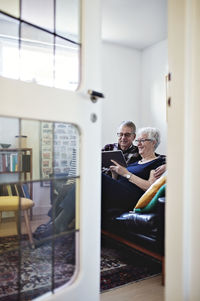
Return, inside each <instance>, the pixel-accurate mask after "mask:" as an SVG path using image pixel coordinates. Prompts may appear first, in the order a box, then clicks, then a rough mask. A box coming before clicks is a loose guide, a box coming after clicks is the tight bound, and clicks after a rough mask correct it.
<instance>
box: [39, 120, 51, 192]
mask: <svg viewBox="0 0 200 301" xmlns="http://www.w3.org/2000/svg"><path fill="white" fill-rule="evenodd" d="M40 137H41V138H40V179H41V180H42V182H41V183H42V184H41V185H42V186H49V182H44V181H43V180H44V179H49V175H50V174H51V173H52V167H53V164H52V162H53V123H52V122H41V129H40Z"/></svg>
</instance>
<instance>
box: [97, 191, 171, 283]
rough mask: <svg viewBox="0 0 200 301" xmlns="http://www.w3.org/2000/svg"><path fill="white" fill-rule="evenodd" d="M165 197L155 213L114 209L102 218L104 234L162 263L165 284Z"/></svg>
mask: <svg viewBox="0 0 200 301" xmlns="http://www.w3.org/2000/svg"><path fill="white" fill-rule="evenodd" d="M164 215H165V197H162V198H159V199H158V203H157V205H156V207H155V209H154V211H153V212H150V213H134V212H122V211H120V210H116V209H112V210H109V211H107V212H106V213H104V215H103V216H102V234H103V235H106V236H107V237H110V238H112V239H115V240H118V241H119V242H121V243H124V244H126V245H128V246H129V247H132V248H134V249H136V250H138V251H140V252H143V253H145V254H147V255H150V256H152V257H154V258H156V259H158V260H160V261H161V262H162V283H163V284H164V222H165V218H164Z"/></svg>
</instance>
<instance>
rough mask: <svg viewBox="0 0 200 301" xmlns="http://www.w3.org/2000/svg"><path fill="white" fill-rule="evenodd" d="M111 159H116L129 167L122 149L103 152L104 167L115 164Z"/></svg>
mask: <svg viewBox="0 0 200 301" xmlns="http://www.w3.org/2000/svg"><path fill="white" fill-rule="evenodd" d="M111 160H115V161H116V162H117V163H119V164H120V165H122V166H124V167H127V164H126V160H125V158H124V155H123V153H122V151H121V150H117V151H106V152H105V151H104V152H102V167H106V168H109V167H110V165H114V163H113V162H111Z"/></svg>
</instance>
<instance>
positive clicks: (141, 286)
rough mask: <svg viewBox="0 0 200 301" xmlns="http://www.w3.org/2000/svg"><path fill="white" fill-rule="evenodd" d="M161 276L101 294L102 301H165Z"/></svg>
mask: <svg viewBox="0 0 200 301" xmlns="http://www.w3.org/2000/svg"><path fill="white" fill-rule="evenodd" d="M161 281H162V279H161V276H156V277H151V278H148V279H146V280H142V281H138V282H135V283H133V284H127V285H124V286H121V287H120V288H117V289H113V290H110V291H108V292H105V293H102V294H100V301H146V300H148V301H164V286H163V285H161Z"/></svg>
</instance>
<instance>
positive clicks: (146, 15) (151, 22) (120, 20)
mask: <svg viewBox="0 0 200 301" xmlns="http://www.w3.org/2000/svg"><path fill="white" fill-rule="evenodd" d="M166 38H167V0H102V39H103V41H106V42H110V43H115V44H120V45H123V46H127V47H131V48H135V49H144V48H146V47H149V46H151V45H153V44H155V43H158V42H160V41H162V40H164V39H166Z"/></svg>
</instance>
